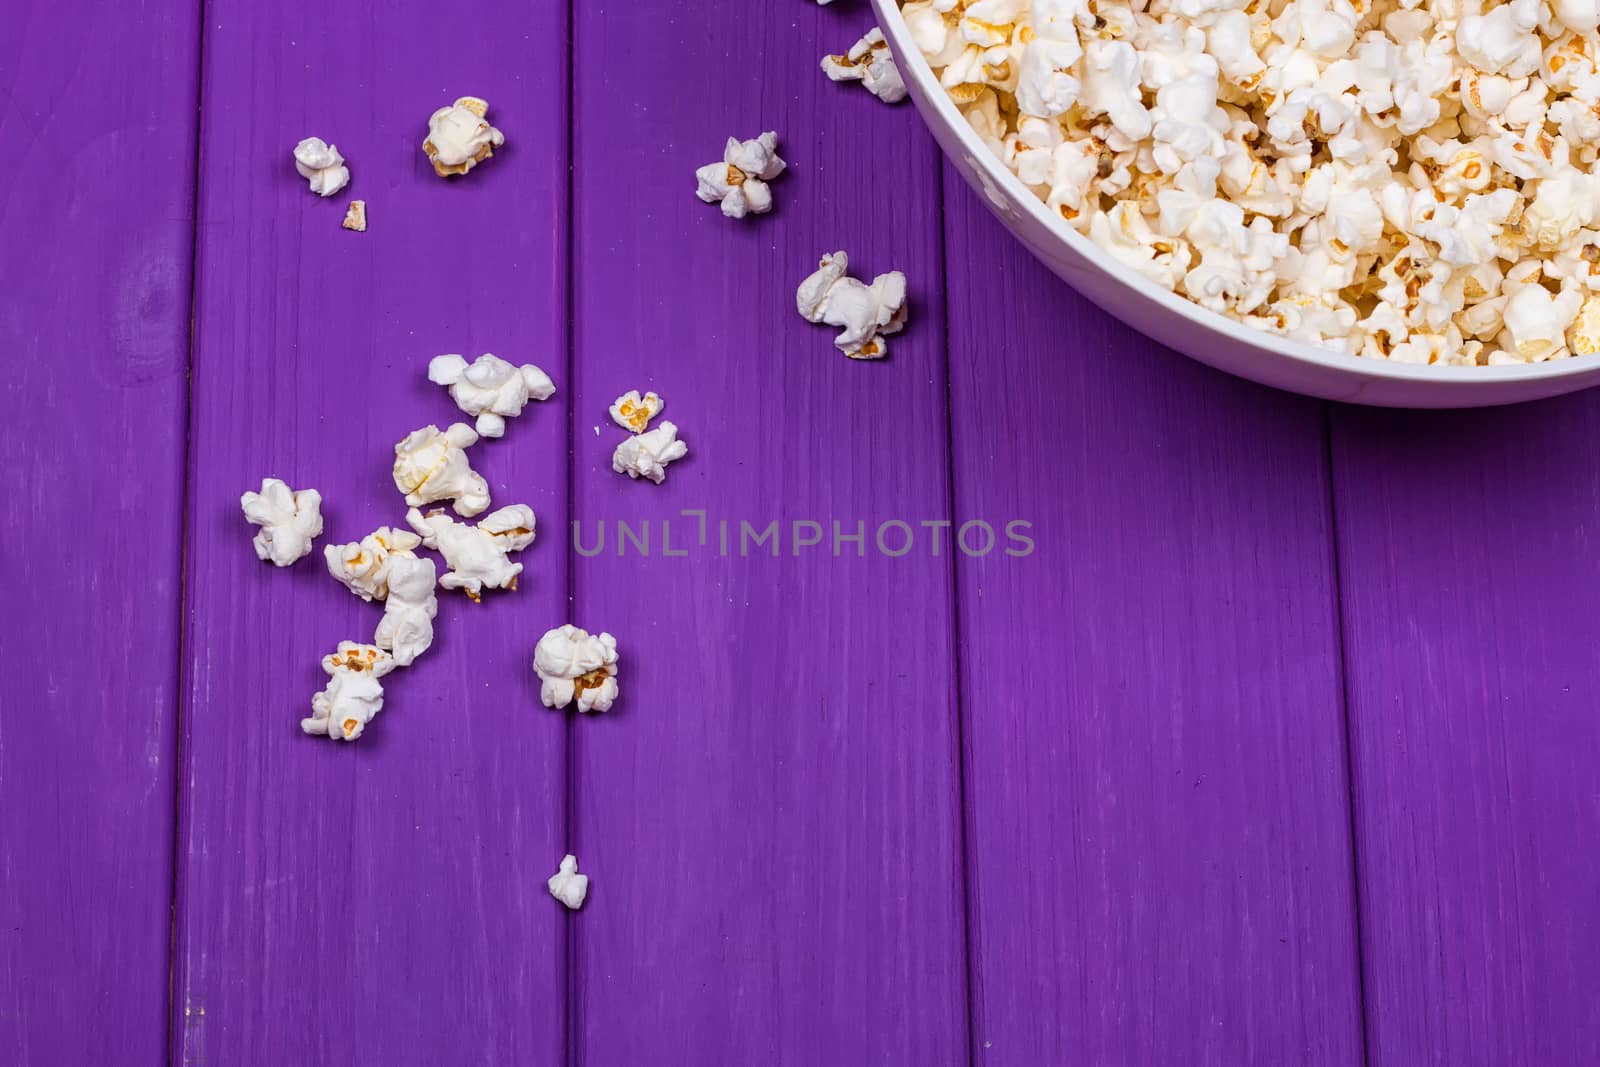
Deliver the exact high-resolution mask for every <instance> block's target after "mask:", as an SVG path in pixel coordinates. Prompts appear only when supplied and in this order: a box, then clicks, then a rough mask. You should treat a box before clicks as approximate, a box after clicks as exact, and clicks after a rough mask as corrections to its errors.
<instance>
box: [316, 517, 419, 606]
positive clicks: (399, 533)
mask: <svg viewBox="0 0 1600 1067" xmlns="http://www.w3.org/2000/svg"><path fill="white" fill-rule="evenodd" d="M421 543H422V539H421V538H420V537H418V536H417V535H416V534H414V533H411V532H410V531H407V530H393V529H390V528H389V527H387V526H380V527H378V528H377V529H376V530H374V531H372V533H369V534H368V535H367V536H365V537H363V538H362V539H361V540H359V541H352V542H350V543H349V544H344V545H327V546H326V547H324V548H323V550H322V556H323V558H324V559H325V560H327V562H328V573H329V574H331V575H333V576H334V577H335V578H337V579H338V580H339V584H340V585H343V586H344V587H345V588H346V589H348V590H350V591H351V592H352V593H354V594H355V595H356V596H358V597H360V598H361V599H362V600H367V601H372V600H382V599H384V598H385V597H387V596H388V595H389V563H390V560H391V559H393V558H395V557H410V556H411V555H412V552H411V550H412V549H414V548H416V547H417V546H418V545H420V544H421ZM413 558H414V557H413Z"/></svg>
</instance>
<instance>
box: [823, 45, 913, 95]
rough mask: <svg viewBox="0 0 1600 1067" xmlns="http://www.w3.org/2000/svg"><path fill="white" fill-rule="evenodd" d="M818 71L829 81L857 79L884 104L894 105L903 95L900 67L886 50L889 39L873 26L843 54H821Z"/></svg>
mask: <svg viewBox="0 0 1600 1067" xmlns="http://www.w3.org/2000/svg"><path fill="white" fill-rule="evenodd" d="M822 70H823V73H825V74H827V76H828V78H829V80H831V81H836V82H843V81H858V82H860V83H861V84H862V85H864V86H866V88H867V91H868V92H870V93H871V94H872V95H873V96H875V97H877V98H878V99H879V100H882V101H883V102H884V103H886V104H898V103H899V102H900V101H902V100H904V99H905V98H906V83H905V82H904V81H902V80H901V78H900V68H899V67H898V66H896V65H895V61H894V55H893V54H892V53H891V52H890V51H889V42H888V41H885V40H884V39H883V31H882V30H880V29H878V27H876V26H874V27H873V28H872V30H871V32H869V33H868V34H867V35H866V36H865V37H863V38H861V40H859V41H857V42H856V43H855V44H853V45H851V46H850V51H848V52H846V53H845V54H844V55H842V56H823V57H822Z"/></svg>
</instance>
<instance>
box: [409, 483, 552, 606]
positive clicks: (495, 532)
mask: <svg viewBox="0 0 1600 1067" xmlns="http://www.w3.org/2000/svg"><path fill="white" fill-rule="evenodd" d="M406 522H407V523H409V524H410V526H411V528H412V529H413V530H415V531H417V533H418V535H420V536H421V538H422V543H423V544H424V545H426V546H427V547H429V548H431V549H433V550H434V551H435V552H438V553H439V554H440V555H441V556H443V557H444V561H445V563H446V564H447V565H448V566H449V567H450V569H449V570H448V571H446V572H445V573H444V576H443V577H441V578H440V579H439V584H440V585H441V586H442V587H444V588H445V589H461V590H465V591H466V594H467V596H468V597H469V598H470V599H471V600H472V601H473V602H475V603H476V602H477V601H478V600H479V599H481V594H482V592H483V590H484V589H515V588H516V587H517V575H519V574H521V573H522V564H520V563H512V562H511V561H510V560H508V559H507V558H506V556H507V554H508V553H511V552H520V551H521V550H522V549H524V548H527V547H528V546H529V545H531V544H533V538H534V518H533V509H532V508H530V507H528V506H527V505H526V504H513V505H511V506H510V507H504V508H501V509H500V510H499V511H496V512H494V513H493V514H491V515H486V516H484V518H483V520H482V521H481V522H479V523H478V524H477V525H476V526H468V525H467V524H466V523H460V522H456V521H455V520H453V519H452V518H450V516H448V515H446V514H445V513H444V512H442V511H430V512H428V514H426V515H424V514H423V513H422V512H421V511H419V510H417V509H416V508H412V509H411V510H410V511H408V512H406Z"/></svg>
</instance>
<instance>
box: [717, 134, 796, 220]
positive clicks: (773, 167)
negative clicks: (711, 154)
mask: <svg viewBox="0 0 1600 1067" xmlns="http://www.w3.org/2000/svg"><path fill="white" fill-rule="evenodd" d="M785 166H786V164H785V163H784V162H783V160H782V159H780V158H778V135H777V134H776V133H773V132H771V131H768V132H766V133H763V134H762V135H761V136H760V137H756V138H753V139H751V140H748V141H741V140H739V139H738V138H736V137H730V138H728V143H727V146H726V147H725V148H724V149H723V152H722V162H721V163H708V164H706V165H705V166H703V167H701V168H700V169H699V170H697V171H695V172H694V176H695V182H696V188H695V195H696V196H698V197H699V198H700V199H701V200H704V201H705V202H706V203H708V204H718V203H720V204H721V205H722V213H723V214H724V215H726V216H728V217H729V218H730V219H742V218H744V217H745V215H747V214H754V215H764V214H766V213H767V212H769V211H771V210H772V189H771V187H770V186H768V185H767V183H768V182H770V181H771V180H772V179H774V178H776V177H777V176H778V175H780V174H782V173H783V170H784V167H785Z"/></svg>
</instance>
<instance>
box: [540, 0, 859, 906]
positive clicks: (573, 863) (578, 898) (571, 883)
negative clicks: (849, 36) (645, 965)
mask: <svg viewBox="0 0 1600 1067" xmlns="http://www.w3.org/2000/svg"><path fill="white" fill-rule="evenodd" d="M821 2H822V3H827V2H828V0H821ZM548 884H549V886H550V895H551V896H553V897H555V898H556V899H557V900H559V901H561V903H563V904H565V905H566V906H567V909H568V910H569V911H577V910H578V909H579V908H581V907H583V898H584V897H586V896H588V895H589V876H588V875H586V874H579V873H578V857H576V856H574V855H571V854H570V853H569V854H568V855H565V856H563V857H561V869H560V870H558V871H556V873H555V874H553V875H552V876H551V877H550V881H549V883H548Z"/></svg>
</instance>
